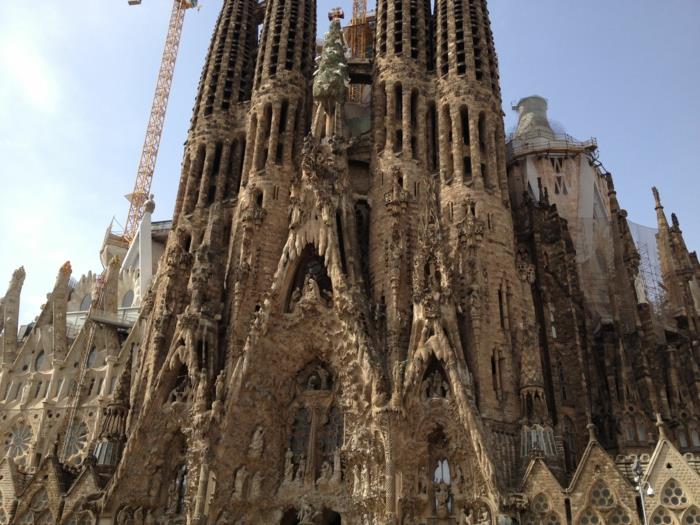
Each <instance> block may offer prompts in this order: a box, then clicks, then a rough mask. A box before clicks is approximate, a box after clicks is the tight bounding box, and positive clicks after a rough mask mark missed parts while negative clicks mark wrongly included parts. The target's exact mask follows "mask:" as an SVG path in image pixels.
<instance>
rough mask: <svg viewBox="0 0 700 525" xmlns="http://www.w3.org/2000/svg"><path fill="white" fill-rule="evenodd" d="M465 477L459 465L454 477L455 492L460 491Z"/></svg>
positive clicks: (453, 486)
mask: <svg viewBox="0 0 700 525" xmlns="http://www.w3.org/2000/svg"><path fill="white" fill-rule="evenodd" d="M463 479H464V476H463V475H462V467H460V466H459V465H457V467H456V468H455V473H454V476H453V477H452V488H453V490H454V491H455V492H457V493H459V492H460V489H461V487H462V481H463Z"/></svg>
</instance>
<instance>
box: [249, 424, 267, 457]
mask: <svg viewBox="0 0 700 525" xmlns="http://www.w3.org/2000/svg"><path fill="white" fill-rule="evenodd" d="M264 448H265V431H264V430H263V427H261V426H259V427H258V428H257V429H255V433H254V434H253V438H252V439H251V440H250V447H249V448H248V456H249V457H251V458H253V459H257V458H259V457H261V456H262V453H263V449H264Z"/></svg>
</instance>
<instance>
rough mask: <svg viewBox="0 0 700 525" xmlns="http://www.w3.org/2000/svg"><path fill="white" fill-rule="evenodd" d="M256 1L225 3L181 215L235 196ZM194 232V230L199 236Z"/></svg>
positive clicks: (191, 144) (187, 162)
mask: <svg viewBox="0 0 700 525" xmlns="http://www.w3.org/2000/svg"><path fill="white" fill-rule="evenodd" d="M258 10H259V8H258V3H257V2H255V1H254V0H226V1H225V2H224V5H223V7H222V8H221V13H220V14H219V19H218V21H217V24H216V29H215V31H214V36H213V37H212V40H211V45H210V47H209V53H208V55H207V59H206V63H205V65H204V70H203V71H202V77H201V80H200V84H199V91H198V94H197V100H196V103H195V108H194V114H193V117H192V127H191V129H190V133H189V136H188V139H187V146H186V149H185V158H184V161H183V166H182V177H181V179H180V189H179V191H178V196H177V200H176V204H175V226H176V227H177V226H181V224H179V222H178V217H179V216H180V215H181V214H185V215H189V214H191V213H192V212H193V211H194V210H195V208H196V207H198V208H208V207H209V206H211V205H212V204H213V203H215V202H222V201H225V200H229V199H233V198H235V197H236V196H237V194H238V190H239V186H240V182H241V166H242V163H243V154H244V151H245V115H246V102H247V101H248V100H250V93H251V88H252V80H253V71H254V69H253V68H254V62H253V57H254V56H255V52H256V46H257V19H258ZM195 233H196V232H195Z"/></svg>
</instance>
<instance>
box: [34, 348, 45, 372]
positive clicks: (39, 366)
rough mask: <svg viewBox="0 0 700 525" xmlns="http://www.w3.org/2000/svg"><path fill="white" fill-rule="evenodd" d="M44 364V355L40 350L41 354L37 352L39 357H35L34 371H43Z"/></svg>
mask: <svg viewBox="0 0 700 525" xmlns="http://www.w3.org/2000/svg"><path fill="white" fill-rule="evenodd" d="M45 362H46V354H44V351H43V350H42V351H41V352H39V355H37V356H36V359H35V360H34V370H36V371H42V370H43V369H44V363H45Z"/></svg>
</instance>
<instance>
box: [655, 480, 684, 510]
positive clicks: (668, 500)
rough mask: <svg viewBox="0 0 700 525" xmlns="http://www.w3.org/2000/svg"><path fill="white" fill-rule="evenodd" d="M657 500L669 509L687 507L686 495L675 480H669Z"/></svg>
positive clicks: (681, 486)
mask: <svg viewBox="0 0 700 525" xmlns="http://www.w3.org/2000/svg"><path fill="white" fill-rule="evenodd" d="M659 500H660V501H661V503H662V504H663V505H664V507H668V508H670V509H684V508H686V507H687V506H688V505H689V500H688V493H687V492H686V490H685V489H684V487H683V485H682V484H681V483H680V481H678V480H677V479H675V478H671V479H669V480H668V481H667V482H666V483H665V484H664V486H663V488H662V489H661V492H660V493H659Z"/></svg>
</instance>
